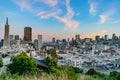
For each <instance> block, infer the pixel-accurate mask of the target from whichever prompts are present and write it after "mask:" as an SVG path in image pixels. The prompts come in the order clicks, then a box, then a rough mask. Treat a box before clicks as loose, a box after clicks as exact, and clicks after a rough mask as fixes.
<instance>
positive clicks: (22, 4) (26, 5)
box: [12, 0, 31, 10]
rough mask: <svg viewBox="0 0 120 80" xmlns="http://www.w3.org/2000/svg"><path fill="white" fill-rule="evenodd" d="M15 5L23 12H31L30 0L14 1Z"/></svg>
mask: <svg viewBox="0 0 120 80" xmlns="http://www.w3.org/2000/svg"><path fill="white" fill-rule="evenodd" d="M12 1H13V2H14V3H16V4H17V5H18V6H19V7H20V8H21V9H22V10H23V9H26V10H31V5H30V4H29V2H28V1H29V0H12Z"/></svg>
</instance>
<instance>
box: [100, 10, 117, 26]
mask: <svg viewBox="0 0 120 80" xmlns="http://www.w3.org/2000/svg"><path fill="white" fill-rule="evenodd" d="M114 12H115V11H114V9H112V10H110V11H107V12H105V13H103V14H100V15H99V17H100V21H99V24H104V23H105V22H106V21H108V20H110V17H111V16H112V15H113V14H114Z"/></svg>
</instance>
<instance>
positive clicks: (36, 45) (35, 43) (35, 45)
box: [34, 39, 38, 50]
mask: <svg viewBox="0 0 120 80" xmlns="http://www.w3.org/2000/svg"><path fill="white" fill-rule="evenodd" d="M34 47H35V50H38V40H37V39H35V40H34Z"/></svg>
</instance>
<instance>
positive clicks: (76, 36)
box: [75, 34, 80, 42]
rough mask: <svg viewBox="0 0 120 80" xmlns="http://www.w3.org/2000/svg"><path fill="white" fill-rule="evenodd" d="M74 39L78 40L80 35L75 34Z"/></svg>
mask: <svg viewBox="0 0 120 80" xmlns="http://www.w3.org/2000/svg"><path fill="white" fill-rule="evenodd" d="M75 40H76V42H79V41H80V35H79V34H78V35H75Z"/></svg>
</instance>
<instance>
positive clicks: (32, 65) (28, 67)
mask: <svg viewBox="0 0 120 80" xmlns="http://www.w3.org/2000/svg"><path fill="white" fill-rule="evenodd" d="M11 61H12V63H11V64H9V65H8V71H10V73H11V74H16V73H18V74H20V75H21V74H25V73H29V74H34V73H37V71H38V69H37V62H36V61H34V60H32V58H31V57H29V56H27V55H26V54H25V53H21V54H20V55H17V56H16V57H15V56H13V57H12V58H11Z"/></svg>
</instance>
